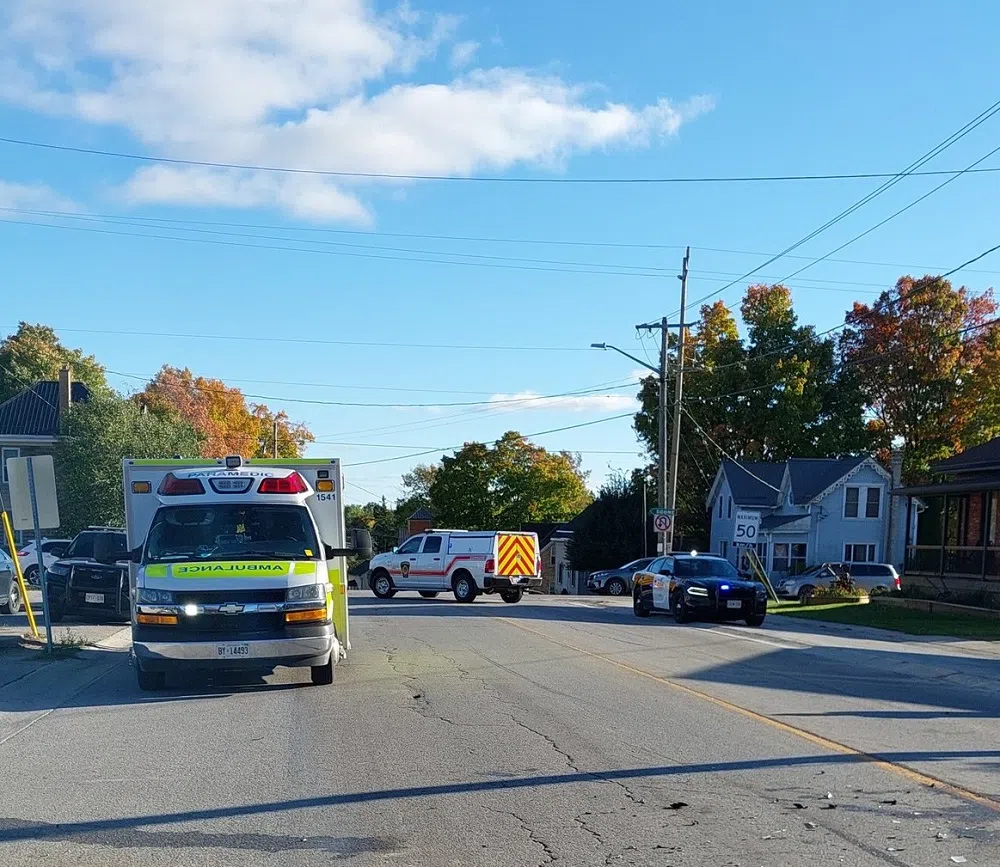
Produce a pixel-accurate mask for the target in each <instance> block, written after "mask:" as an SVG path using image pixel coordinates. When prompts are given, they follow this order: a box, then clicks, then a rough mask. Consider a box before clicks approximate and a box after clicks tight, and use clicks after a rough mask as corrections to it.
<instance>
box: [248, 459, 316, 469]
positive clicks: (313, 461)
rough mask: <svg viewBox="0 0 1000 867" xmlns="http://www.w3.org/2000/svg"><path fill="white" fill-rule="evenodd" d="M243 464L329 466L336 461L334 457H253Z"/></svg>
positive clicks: (257, 465) (262, 465)
mask: <svg viewBox="0 0 1000 867" xmlns="http://www.w3.org/2000/svg"><path fill="white" fill-rule="evenodd" d="M244 463H245V464H249V465H250V466H254V467H287V466H297V467H307V466H329V465H330V464H334V463H336V460H335V459H334V458H288V459H287V460H277V461H275V460H259V459H257V458H253V459H251V460H249V461H244Z"/></svg>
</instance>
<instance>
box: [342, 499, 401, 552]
mask: <svg viewBox="0 0 1000 867" xmlns="http://www.w3.org/2000/svg"><path fill="white" fill-rule="evenodd" d="M344 517H345V520H346V522H347V526H348V527H359V528H364V529H366V530H368V531H369V532H370V533H371V534H372V547H373V548H374V550H375V551H376V552H378V551H391V550H392V549H393V547H394V546H395V545H396V542H397V540H398V538H399V528H398V523H397V511H396V510H395V509H390V508H388V507H387V506H386V505H385V503H384V502H383V503H377V502H371V503H366V504H365V505H363V506H358V505H353V504H352V505H349V506H346V507H345V508H344Z"/></svg>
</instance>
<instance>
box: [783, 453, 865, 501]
mask: <svg viewBox="0 0 1000 867" xmlns="http://www.w3.org/2000/svg"><path fill="white" fill-rule="evenodd" d="M866 460H868V459H867V458H864V457H861V458H789V460H788V476H789V479H790V481H791V483H792V502H793V503H795V504H797V505H804V504H805V503H809V502H812V500H814V499H815V498H816V496H817V495H818V494H821V493H823V491H825V490H826V489H827V488H829V487H830V486H831V485H833V484H836V483H837V482H838V481H840V480H841V479H842V478H843V477H844V476H846V475H847V474H848V473H849V472H850V471H851V470H853V469H854V468H855V467H857V466H858V465H859V464H862V463H864V462H865V461H866Z"/></svg>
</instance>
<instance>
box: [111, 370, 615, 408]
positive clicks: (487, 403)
mask: <svg viewBox="0 0 1000 867" xmlns="http://www.w3.org/2000/svg"><path fill="white" fill-rule="evenodd" d="M105 370H106V372H107V373H111V374H113V375H114V376H122V377H125V378H126V379H135V380H139V381H141V382H149V384H150V386H152V387H153V389H154V390H155V389H159V388H169V389H174V390H183V391H190V390H196V391H200V392H202V393H203V394H232V390H231V389H226V388H212V387H209V386H204V385H198V384H197V383H194V382H191V383H164V382H156V381H155V380H151V378H150V377H148V376H144V375H141V374H137V373H123V372H122V371H120V370H111V369H110V368H105ZM629 387H634V383H631V382H629V383H626V384H625V385H618V386H612V387H600V388H590V389H584V390H580V391H566V392H560V393H558V394H539V395H533V396H531V397H522V398H501V399H498V400H470V401H452V402H448V403H369V402H358V401H348V400H315V399H310V398H301V397H287V396H282V395H274V394H251V393H249V392H239V393H240V394H241V395H242V396H243V397H248V398H252V399H254V400H270V401H284V402H289V403H305V404H310V405H314V406H348V407H364V408H375V409H441V408H446V407H457V406H482V407H487V408H491V407H495V406H496V407H501V406H508V405H516V404H523V403H532V402H535V401H540V400H541V401H544V400H558V399H560V398H566V397H579V396H585V395H591V394H596V393H599V392H603V391H613V390H617V389H622V388H629Z"/></svg>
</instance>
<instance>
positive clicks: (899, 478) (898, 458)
mask: <svg viewBox="0 0 1000 867" xmlns="http://www.w3.org/2000/svg"><path fill="white" fill-rule="evenodd" d="M889 471H890V472H891V473H892V486H893V487H894V488H898V487H901V486H902V484H903V450H902V449H893V450H892V457H891V458H890V459H889Z"/></svg>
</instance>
